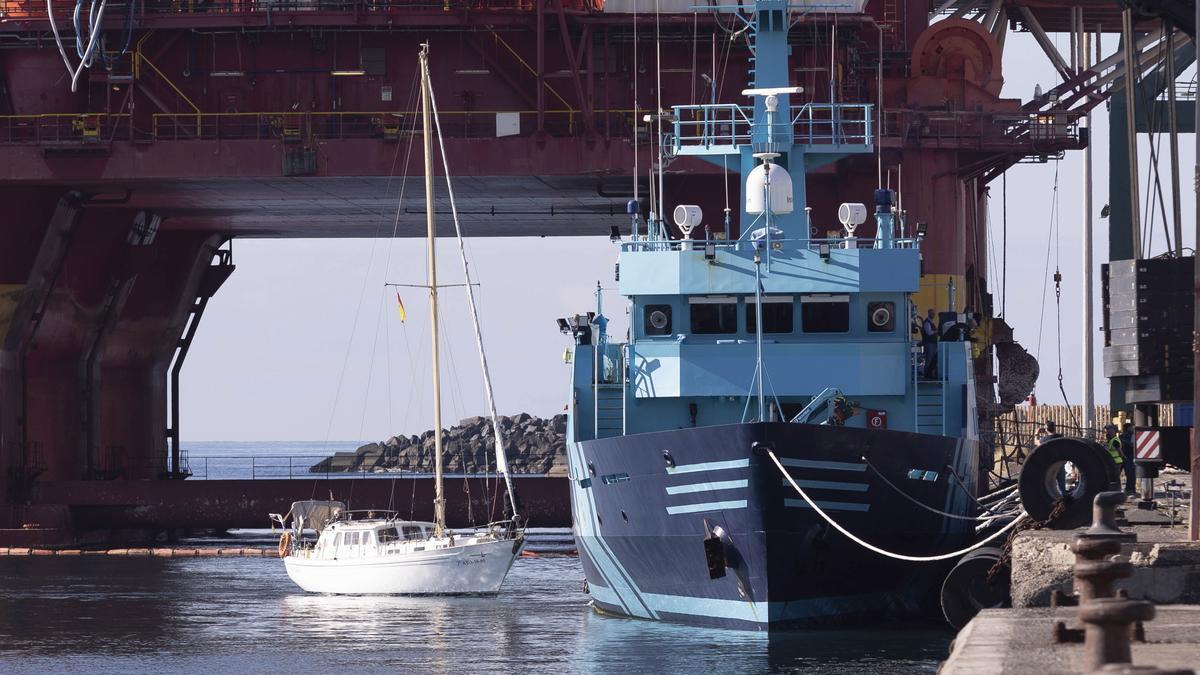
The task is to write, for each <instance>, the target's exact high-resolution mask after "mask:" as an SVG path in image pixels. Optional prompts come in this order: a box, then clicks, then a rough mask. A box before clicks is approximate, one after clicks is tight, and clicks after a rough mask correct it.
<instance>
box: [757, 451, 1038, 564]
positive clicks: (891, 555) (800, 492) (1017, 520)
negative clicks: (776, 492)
mask: <svg viewBox="0 0 1200 675" xmlns="http://www.w3.org/2000/svg"><path fill="white" fill-rule="evenodd" d="M767 455H769V456H770V457H771V461H772V462H774V463H775V466H776V467H777V468H778V469H779V473H780V474H782V475H783V477H784V478H786V479H787V481H788V483H790V484H791V486H792V489H794V490H795V491H796V494H798V495H800V496H801V497H802V498H803V499H804V501H806V502H808V505H809V507H811V508H812V510H814V511H816V512H817V515H819V516H821V518H823V519H825V522H827V523H829V524H830V525H831V526H832V527H833V528H834V529H835V530H837V531H838V532H841V533H842V534H844V535H845V536H846V538H847V539H849V540H850V541H852V542H854V543H856V544H858V545H859V546H862V547H863V548H865V549H867V550H868V551H873V552H875V553H878V554H879V555H882V556H886V557H888V558H894V559H896V560H906V561H908V562H936V561H938V560H949V559H951V558H957V557H959V556H961V555H963V554H965V553H970V552H971V551H974V550H975V549H977V548H981V547H982V546H983V545H984V544H987V543H988V542H990V541H992V540H994V539H997V538H999V537H1000V536H1001V535H1003V534H1004V533H1005V532H1008V531H1009V530H1011V529H1013V528H1014V527H1016V525H1017V524H1018V523H1020V522H1022V521H1024V520H1025V519H1026V518H1028V517H1029V514H1027V513H1025V511H1021V513H1020V515H1018V516H1017V517H1016V518H1015V519H1014V520H1013V521H1012V522H1011V523H1009V524H1007V525H1005V526H1004V527H1002V528H1000V529H999V530H997V531H996V532H994V533H992V534H991V535H989V536H988V537H987V538H986V539H983V540H981V541H978V542H976V543H974V544H972V545H970V546H968V547H967V548H964V549H960V550H958V551H952V552H950V553H943V554H941V555H927V556H917V555H905V554H903V553H893V552H891V551H887V550H884V549H882V548H879V547H878V546H875V545H874V544H871V543H870V542H867V541H863V540H862V539H860V538H859V537H858V536H856V535H855V534H854V533H852V532H850V531H849V530H847V529H846V528H844V527H842V526H841V524H840V523H838V522H837V521H836V520H834V519H833V518H830V517H829V514H827V513H825V512H824V511H823V510H821V507H819V506H817V503H816V502H814V501H813V500H812V498H810V497H809V496H808V494H807V493H805V492H804V490H801V489H800V486H799V485H797V484H796V481H795V479H793V478H792V475H791V474H790V473H788V472H787V470H786V469H784V468H783V464H780V463H779V458H778V457H776V456H775V451H774V450H767Z"/></svg>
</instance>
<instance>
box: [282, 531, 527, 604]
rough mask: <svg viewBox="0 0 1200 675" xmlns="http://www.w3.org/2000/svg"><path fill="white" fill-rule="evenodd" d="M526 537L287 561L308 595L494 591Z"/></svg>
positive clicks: (441, 593)
mask: <svg viewBox="0 0 1200 675" xmlns="http://www.w3.org/2000/svg"><path fill="white" fill-rule="evenodd" d="M523 546H524V539H501V540H498V541H490V542H485V543H478V544H468V545H462V546H453V547H449V548H440V549H434V550H428V551H416V552H412V553H401V554H395V555H383V556H370V557H363V558H341V559H336V558H334V559H325V560H322V559H311V558H305V557H302V556H297V555H289V556H287V557H286V558H284V559H283V564H284V567H285V568H286V569H287V574H288V576H289V577H290V578H291V579H292V581H294V582H295V583H296V585H297V586H299V587H300V588H302V589H304V590H305V591H308V592H310V593H332V594H348V595H372V594H388V595H469V594H494V593H498V592H499V591H500V587H501V585H503V584H504V578H505V576H507V575H508V570H509V568H510V567H512V564H513V561H514V560H516V557H517V555H519V554H520V552H521V548H522V547H523Z"/></svg>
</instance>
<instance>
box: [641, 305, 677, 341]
mask: <svg viewBox="0 0 1200 675" xmlns="http://www.w3.org/2000/svg"><path fill="white" fill-rule="evenodd" d="M642 332H643V333H645V334H646V335H670V334H671V306H670V305H646V307H645V308H643V310H642Z"/></svg>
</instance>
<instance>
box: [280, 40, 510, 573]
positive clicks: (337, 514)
mask: <svg viewBox="0 0 1200 675" xmlns="http://www.w3.org/2000/svg"><path fill="white" fill-rule="evenodd" d="M428 56H429V46H428V45H422V48H421V52H420V56H419V60H420V70H421V113H422V121H423V137H424V148H425V207H426V208H425V211H426V225H427V235H426V236H427V241H428V243H427V254H428V287H429V299H430V303H429V304H430V319H431V321H432V325H431V334H432V346H433V354H432V358H433V428H434V480H435V491H434V520H433V522H423V521H411V520H400V519H398V517H397V516H396V514H395V513H394V512H381V511H348V510H346V507H345V505H344V504H342V503H341V502H333V501H305V502H296V503H294V504H293V505H292V509H291V511H290V512H289V513H288V514H286V515H280V514H274V513H273V514H270V517H271V520H272V521H274V522H276V523H278V524H279V525H281V526H282V527H283V528H284V533H283V536H282V537H281V538H280V540H279V555H280V557H281V558H283V565H284V568H285V569H286V570H287V574H288V576H289V577H290V578H291V579H292V581H294V582H295V583H296V584H297V585H298V586H300V588H302V589H304V590H305V591H309V592H312V593H339V594H340V593H344V594H377V593H395V594H409V595H443V594H492V593H497V592H499V590H500V587H501V585H502V584H503V583H504V579H505V577H506V576H507V575H508V570H509V568H511V567H512V564H513V561H514V560H515V559H516V557H517V555H519V554H520V552H521V549H522V547H523V546H524V544H525V538H524V532H523V528H522V522H521V518H520V516H519V515H518V514H517V508H516V500H515V498H514V496H513V489H512V481H511V478H510V477H509V475H508V462H507V461H506V460H505V453H504V445H503V441H502V437H501V434H500V426H499V421H498V416H497V414H496V405H495V399H494V397H493V394H492V385H491V378H490V376H489V374H488V367H487V357H486V354H485V352H484V350H483V334H482V332H481V330H480V327H479V316H478V312H477V311H476V308H475V299H474V293H473V290H472V286H471V278H470V273H469V270H468V268H467V262H466V252H465V249H464V247H463V240H462V231H461V229H460V228H459V224H458V211H457V208H456V207H455V206H454V190H453V187H452V186H451V184H450V171H449V166H448V165H444V166H445V169H446V171H445V173H446V185H447V188H448V189H449V195H450V204H451V209H452V212H453V214H454V227H455V233H456V235H457V238H458V243H459V253H460V257H461V259H462V262H463V274H464V276H465V277H466V278H465V282H466V284H465V286H466V289H467V298H468V302H469V305H470V309H471V318H472V321H473V324H474V327H475V338H476V342H477V346H478V348H479V358H480V362H481V365H482V369H483V379H484V391H485V393H486V395H487V402H488V407H489V411H490V413H491V417H492V430H493V432H494V436H495V447H496V468H497V471H498V472H499V473H500V474H501V475H502V476H504V480H505V485H506V487H507V488H508V500H509V506H510V507H511V509H512V514H513V517H512V519H511V520H507V521H502V522H497V523H491V524H489V525H488V527H487V528H485V529H482V530H472V531H469V532H454V531H451V530H449V529H448V528H447V527H446V503H445V498H444V495H443V481H442V408H441V372H440V368H439V354H438V283H437V265H436V254H435V253H436V251H435V241H436V240H435V234H436V227H435V220H434V198H433V132H434V125H437V131H438V139H439V143H440V141H441V129H440V125H438V123H437V118H436V113H437V107H436V106H437V103H436V101H435V99H434V97H433V89H432V87H431V86H430V81H429V62H428ZM431 122H432V124H431ZM442 159H443V162H444V163H445V162H446V157H445V149H444V147H443V148H442ZM309 530H312V531H315V532H316V533H317V539H316V541H315V543H314V542H305V541H303V535H304V533H305V532H306V531H309Z"/></svg>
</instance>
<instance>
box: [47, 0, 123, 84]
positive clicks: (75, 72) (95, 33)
mask: <svg viewBox="0 0 1200 675" xmlns="http://www.w3.org/2000/svg"><path fill="white" fill-rule="evenodd" d="M107 7H108V3H107V0H105V1H104V2H101V3H100V9H99V10H98V11H97V12H96V19H95V22H91V19H90V17H89V24H90V30H91V36H90V37H89V39H88V46H87V51H85V52H84V53H83V58H82V59H81V60H80V61H79V67H78V68H76V67H74V66H72V65H71V59H69V58H67V50H66V49H64V48H63V43H62V37H61V36H60V35H59V34H58V23H56V22H55V21H54V6H53V5H52V4H51V0H46V16H47V18H49V19H50V31H51V32H52V33H54V42H55V44H57V45H58V53H59V54H61V55H62V60H63V63H64V64H65V65H66V66H67V74H68V75H70V76H71V91H75V89H76V87H77V86H78V83H79V75H80V74H81V73H83V71H84V69H85V68H87V66H88V64H89V63H90V62H91V60H92V52H93V51H95V49H96V41H97V38H99V37H100V27H101V26H102V25H103V23H104V10H105V9H106V8H107ZM76 40H78V36H76Z"/></svg>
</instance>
